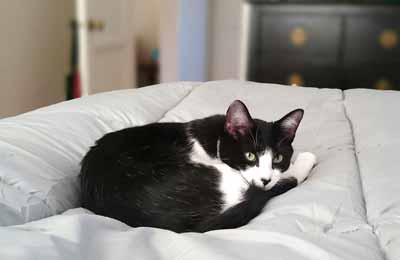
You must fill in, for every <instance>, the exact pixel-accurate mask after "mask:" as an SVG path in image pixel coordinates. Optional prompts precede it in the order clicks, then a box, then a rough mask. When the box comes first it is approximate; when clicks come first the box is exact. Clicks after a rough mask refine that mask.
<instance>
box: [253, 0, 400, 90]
mask: <svg viewBox="0 0 400 260" xmlns="http://www.w3.org/2000/svg"><path fill="white" fill-rule="evenodd" d="M247 2H248V3H250V16H249V24H250V27H249V32H248V37H249V38H248V44H247V46H248V51H247V53H248V58H247V73H246V78H247V79H248V80H251V81H258V82H270V83H280V84H289V85H294V86H296V85H300V86H308V87H319V88H341V89H349V88H375V89H396V90H400V5H395V4H392V5H380V4H373V5H372V4H368V5H367V4H362V5H358V4H335V3H331V4H319V3H315V1H314V3H295V4H293V3H286V4H283V3H280V2H275V3H271V2H269V1H261V0H258V1H256V0H254V1H247ZM320 2H321V1H320ZM325 2H326V1H325Z"/></svg>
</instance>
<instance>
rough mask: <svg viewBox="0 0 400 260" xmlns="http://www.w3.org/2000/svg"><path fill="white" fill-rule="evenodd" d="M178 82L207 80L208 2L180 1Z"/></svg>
mask: <svg viewBox="0 0 400 260" xmlns="http://www.w3.org/2000/svg"><path fill="white" fill-rule="evenodd" d="M178 13H179V17H178V80H192V81H206V80H207V76H208V75H207V68H206V66H207V55H208V54H207V42H208V40H207V34H208V0H179V12H178Z"/></svg>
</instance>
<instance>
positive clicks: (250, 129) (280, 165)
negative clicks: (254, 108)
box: [219, 100, 304, 189]
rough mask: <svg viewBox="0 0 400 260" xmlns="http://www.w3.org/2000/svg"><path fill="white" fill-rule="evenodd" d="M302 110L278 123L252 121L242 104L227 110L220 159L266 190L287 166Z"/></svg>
mask: <svg viewBox="0 0 400 260" xmlns="http://www.w3.org/2000/svg"><path fill="white" fill-rule="evenodd" d="M303 114H304V111H303V110H302V109H296V110H294V111H292V112H290V113H288V114H287V115H285V116H284V117H282V118H281V119H280V120H278V121H275V122H266V121H263V120H259V119H253V118H252V117H251V116H250V113H249V111H248V109H247V108H246V106H245V105H244V104H243V102H241V101H239V100H236V101H234V102H233V103H232V104H231V105H230V106H229V108H228V111H227V112H226V117H225V126H224V135H223V136H222V137H221V139H220V148H219V152H220V158H221V160H222V161H223V162H225V163H226V164H228V165H229V166H231V167H232V168H234V169H236V170H238V171H240V173H241V175H242V176H243V177H244V178H245V179H246V180H247V181H248V182H249V183H251V184H254V185H256V186H259V187H262V188H265V189H269V188H270V187H272V186H273V185H275V183H276V181H277V180H278V179H279V175H280V174H281V173H282V172H284V171H286V170H287V169H288V167H289V165H290V159H291V157H292V154H293V148H292V142H293V140H294V137H295V135H296V130H297V128H298V126H299V124H300V121H301V119H302V118H303Z"/></svg>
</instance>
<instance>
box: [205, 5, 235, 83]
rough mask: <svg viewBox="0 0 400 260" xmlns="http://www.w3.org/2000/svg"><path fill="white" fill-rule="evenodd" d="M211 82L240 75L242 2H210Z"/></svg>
mask: <svg viewBox="0 0 400 260" xmlns="http://www.w3.org/2000/svg"><path fill="white" fill-rule="evenodd" d="M209 2H210V3H209V41H208V46H209V57H208V60H209V63H208V79H209V80H219V79H237V78H239V74H240V56H241V49H240V48H241V40H242V39H241V24H242V0H217V1H213V0H211V1H209Z"/></svg>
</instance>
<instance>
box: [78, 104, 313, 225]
mask: <svg viewBox="0 0 400 260" xmlns="http://www.w3.org/2000/svg"><path fill="white" fill-rule="evenodd" d="M302 117H303V110H301V109H297V110H294V111H292V112H290V113H289V114H287V115H286V116H284V117H283V118H282V119H280V120H279V121H276V122H273V123H272V122H265V121H262V120H259V119H252V118H251V116H250V114H249V112H248V110H247V108H246V106H245V105H244V104H243V103H242V102H241V101H238V100H236V101H234V102H233V103H232V104H231V105H230V106H229V108H228V111H227V113H226V116H224V115H215V116H211V117H207V118H204V119H198V120H193V121H190V122H187V123H154V124H149V125H145V126H139V127H132V128H127V129H123V130H120V131H117V132H113V133H109V134H106V135H105V136H104V137H102V138H101V139H99V140H98V141H97V143H96V145H95V146H93V147H92V148H91V149H90V151H89V152H88V153H87V154H86V156H85V158H84V159H83V161H82V169H81V175H80V181H81V189H82V206H83V207H86V208H87V209H89V210H91V211H93V212H95V213H97V214H100V215H104V216H109V217H112V218H115V219H118V220H121V221H123V222H125V223H126V224H128V225H130V226H133V227H138V226H148V227H158V228H164V229H169V230H172V231H175V232H187V231H195V232H205V231H209V230H215V229H227V228H236V227H240V226H242V225H245V224H247V223H248V222H249V221H250V220H251V219H253V218H254V217H256V216H257V215H258V214H259V213H260V212H261V211H262V209H263V207H264V206H265V204H266V203H267V202H268V200H270V199H271V198H273V197H274V196H277V195H279V194H282V193H284V192H286V191H288V190H289V189H291V188H293V187H295V186H297V185H298V184H299V183H301V182H303V181H304V179H305V178H306V177H307V176H308V175H309V173H310V171H311V169H312V167H313V166H314V164H315V163H316V158H315V156H314V155H313V154H311V153H300V154H299V156H298V157H297V159H296V161H295V162H294V163H293V164H291V163H290V160H291V157H292V154H293V148H292V145H291V144H292V141H293V139H294V137H295V133H296V130H297V128H298V126H299V124H300V121H301V119H302Z"/></svg>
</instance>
